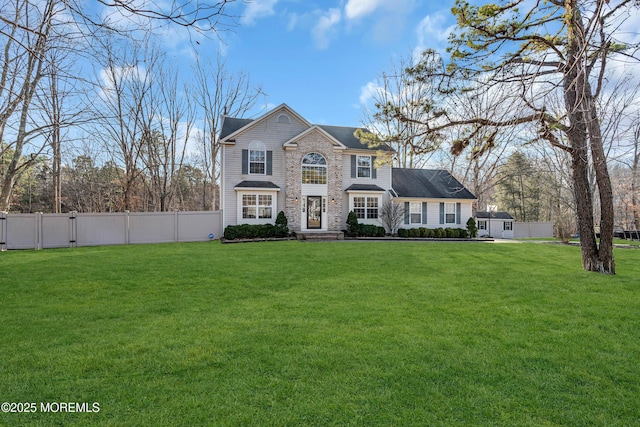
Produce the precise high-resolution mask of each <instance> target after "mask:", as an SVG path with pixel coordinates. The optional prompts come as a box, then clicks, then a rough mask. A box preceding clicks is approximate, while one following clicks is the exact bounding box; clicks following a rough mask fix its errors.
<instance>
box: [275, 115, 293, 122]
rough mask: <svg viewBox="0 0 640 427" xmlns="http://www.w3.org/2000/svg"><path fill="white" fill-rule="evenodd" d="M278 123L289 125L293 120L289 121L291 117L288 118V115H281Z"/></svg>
mask: <svg viewBox="0 0 640 427" xmlns="http://www.w3.org/2000/svg"><path fill="white" fill-rule="evenodd" d="M278 123H286V124H289V123H291V120H290V119H289V116H287V115H286V114H280V115H279V116H278Z"/></svg>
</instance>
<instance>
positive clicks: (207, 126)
mask: <svg viewBox="0 0 640 427" xmlns="http://www.w3.org/2000/svg"><path fill="white" fill-rule="evenodd" d="M194 72H195V77H196V88H195V94H194V95H195V98H196V99H197V102H198V105H199V106H200V107H201V112H202V114H203V115H204V117H203V120H202V129H201V134H200V136H199V140H200V147H201V150H202V162H203V166H204V170H206V171H207V179H208V180H209V183H210V187H209V194H210V197H209V198H207V197H206V196H205V197H203V201H206V200H207V199H208V200H209V201H210V204H209V205H206V206H203V208H204V209H211V210H216V209H218V207H219V201H218V197H217V185H218V184H217V183H218V179H219V177H220V176H219V175H220V164H219V161H220V160H219V158H218V152H219V149H220V144H219V140H218V135H219V134H220V130H221V129H222V118H223V116H231V117H243V116H244V115H245V114H246V113H247V112H248V111H249V110H251V109H252V108H253V107H254V106H255V104H256V102H257V101H258V100H259V99H260V97H261V96H263V95H264V92H263V91H262V88H261V87H260V86H257V87H254V86H253V85H252V84H251V82H250V79H249V75H248V74H245V73H241V72H239V73H232V72H230V71H229V70H228V69H227V66H226V64H225V62H224V60H223V58H222V57H221V56H220V55H218V57H217V62H216V64H212V63H211V62H210V61H207V62H204V63H202V62H201V61H200V59H198V62H197V63H196V66H195V68H194ZM203 189H205V191H206V186H205V187H203ZM205 203H206V202H205Z"/></svg>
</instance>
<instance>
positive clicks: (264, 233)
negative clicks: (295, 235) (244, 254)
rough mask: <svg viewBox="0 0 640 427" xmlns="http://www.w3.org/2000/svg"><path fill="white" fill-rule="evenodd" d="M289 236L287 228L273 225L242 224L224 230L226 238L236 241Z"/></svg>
mask: <svg viewBox="0 0 640 427" xmlns="http://www.w3.org/2000/svg"><path fill="white" fill-rule="evenodd" d="M288 234H289V229H288V228H287V227H282V226H279V225H278V226H275V225H273V224H240V225H229V226H227V228H225V229H224V234H223V235H224V238H225V239H227V240H235V239H267V238H270V237H286V236H287V235H288Z"/></svg>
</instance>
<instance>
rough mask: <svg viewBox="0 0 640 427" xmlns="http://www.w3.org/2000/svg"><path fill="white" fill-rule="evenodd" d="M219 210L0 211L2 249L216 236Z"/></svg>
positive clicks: (124, 243) (191, 240) (110, 243)
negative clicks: (19, 212) (111, 211)
mask: <svg viewBox="0 0 640 427" xmlns="http://www.w3.org/2000/svg"><path fill="white" fill-rule="evenodd" d="M221 235H222V211H214V212H211V211H208V212H135V213H133V212H122V213H76V212H70V213H66V214H43V213H33V214H7V213H4V212H0V250H7V249H44V248H62V247H73V246H102V245H126V244H139V243H167V242H198V241H206V240H211V239H219V238H220V236H221Z"/></svg>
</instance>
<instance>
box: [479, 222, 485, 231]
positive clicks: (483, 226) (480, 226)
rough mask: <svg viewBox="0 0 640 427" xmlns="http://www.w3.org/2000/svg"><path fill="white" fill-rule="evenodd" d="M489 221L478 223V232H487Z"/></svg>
mask: <svg viewBox="0 0 640 427" xmlns="http://www.w3.org/2000/svg"><path fill="white" fill-rule="evenodd" d="M486 229H487V221H478V230H486Z"/></svg>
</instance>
